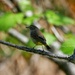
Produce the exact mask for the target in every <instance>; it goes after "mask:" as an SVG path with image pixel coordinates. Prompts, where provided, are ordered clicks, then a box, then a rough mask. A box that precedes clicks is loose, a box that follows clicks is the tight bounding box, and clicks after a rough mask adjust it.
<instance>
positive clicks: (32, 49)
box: [0, 40, 75, 63]
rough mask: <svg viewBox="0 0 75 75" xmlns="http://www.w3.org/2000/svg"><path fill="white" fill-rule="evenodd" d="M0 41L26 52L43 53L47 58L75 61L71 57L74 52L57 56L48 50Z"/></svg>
mask: <svg viewBox="0 0 75 75" xmlns="http://www.w3.org/2000/svg"><path fill="white" fill-rule="evenodd" d="M0 43H1V44H4V45H7V46H10V47H14V48H17V49H20V50H23V51H27V52H30V53H36V54H40V55H44V56H46V57H48V58H58V59H64V60H67V61H70V62H72V63H75V62H74V61H75V59H73V57H74V56H75V55H74V54H75V52H74V53H73V55H71V56H57V55H55V54H53V53H51V52H48V51H43V50H40V49H34V48H29V47H25V46H19V45H16V44H12V43H9V42H5V41H2V40H0ZM74 58H75V57H74Z"/></svg>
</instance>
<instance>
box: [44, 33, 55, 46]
mask: <svg viewBox="0 0 75 75" xmlns="http://www.w3.org/2000/svg"><path fill="white" fill-rule="evenodd" d="M43 34H44V36H45V38H46V42H47V44H49V45H50V44H52V43H53V42H54V41H55V40H56V38H55V36H53V35H52V34H50V33H47V32H44V33H43Z"/></svg>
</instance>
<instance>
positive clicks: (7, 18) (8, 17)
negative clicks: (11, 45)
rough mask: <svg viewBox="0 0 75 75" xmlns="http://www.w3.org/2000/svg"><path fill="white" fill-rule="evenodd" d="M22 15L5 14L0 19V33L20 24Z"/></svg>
mask: <svg viewBox="0 0 75 75" xmlns="http://www.w3.org/2000/svg"><path fill="white" fill-rule="evenodd" d="M22 18H23V15H22V14H21V13H18V14H13V13H6V14H4V15H3V16H1V17H0V31H1V30H3V31H7V30H8V29H9V28H11V27H13V26H15V25H16V23H21V22H22Z"/></svg>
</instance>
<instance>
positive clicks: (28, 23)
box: [23, 15, 39, 25]
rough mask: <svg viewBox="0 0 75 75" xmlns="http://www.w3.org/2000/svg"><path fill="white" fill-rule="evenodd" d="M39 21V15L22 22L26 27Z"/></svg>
mask: <svg viewBox="0 0 75 75" xmlns="http://www.w3.org/2000/svg"><path fill="white" fill-rule="evenodd" d="M38 19H39V15H33V16H31V17H27V18H25V19H24V20H23V23H24V24H27V25H31V24H32V23H33V21H35V20H38Z"/></svg>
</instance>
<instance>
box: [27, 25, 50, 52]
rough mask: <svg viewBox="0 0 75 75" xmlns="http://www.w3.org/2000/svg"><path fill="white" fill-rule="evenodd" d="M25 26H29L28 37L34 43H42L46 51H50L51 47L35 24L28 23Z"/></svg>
mask: <svg viewBox="0 0 75 75" xmlns="http://www.w3.org/2000/svg"><path fill="white" fill-rule="evenodd" d="M26 28H29V30H30V37H31V39H32V41H33V42H34V43H35V44H36V45H44V46H45V47H46V49H47V50H48V51H51V48H50V47H49V46H48V45H47V43H46V39H45V37H44V35H43V34H42V32H41V31H40V30H39V28H38V27H36V26H35V25H30V26H26Z"/></svg>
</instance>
